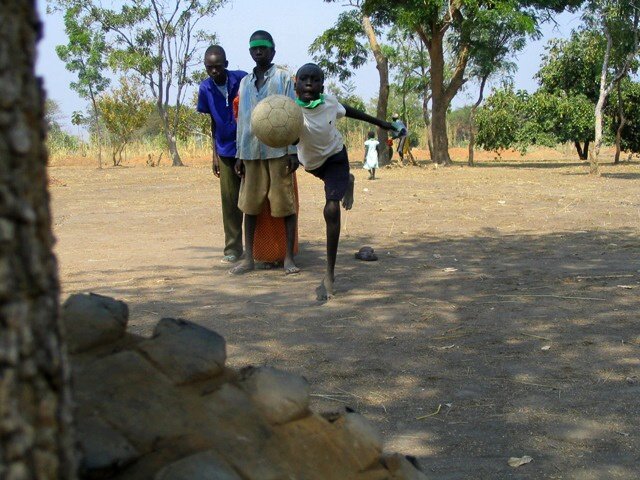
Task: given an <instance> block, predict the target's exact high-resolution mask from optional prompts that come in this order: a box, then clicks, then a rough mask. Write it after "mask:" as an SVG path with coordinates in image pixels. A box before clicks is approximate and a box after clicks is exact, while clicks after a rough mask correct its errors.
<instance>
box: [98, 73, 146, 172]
mask: <svg viewBox="0 0 640 480" xmlns="http://www.w3.org/2000/svg"><path fill="white" fill-rule="evenodd" d="M98 106H99V107H100V111H101V112H102V118H103V119H104V123H105V126H106V128H107V131H108V132H109V137H110V140H111V158H112V160H113V166H114V167H115V166H118V165H121V164H122V152H123V150H124V148H125V147H126V146H127V144H128V143H129V142H130V141H131V140H132V139H133V136H134V134H135V133H136V132H137V131H138V130H140V129H141V128H142V127H143V126H144V125H145V123H146V122H147V121H148V119H149V115H150V114H151V112H152V111H153V105H152V103H151V102H149V100H147V98H145V96H144V88H143V86H142V84H141V82H140V81H139V80H137V79H136V78H135V77H133V78H131V79H127V78H126V77H122V78H121V79H120V88H117V89H114V90H113V91H112V92H111V93H110V94H105V95H103V96H102V97H100V99H99V100H98Z"/></svg>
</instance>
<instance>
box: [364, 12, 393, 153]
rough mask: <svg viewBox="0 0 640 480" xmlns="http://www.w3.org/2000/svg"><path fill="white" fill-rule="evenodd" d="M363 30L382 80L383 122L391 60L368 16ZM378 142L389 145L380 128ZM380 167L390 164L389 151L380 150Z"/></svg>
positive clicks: (380, 112)
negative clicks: (384, 50) (385, 53)
mask: <svg viewBox="0 0 640 480" xmlns="http://www.w3.org/2000/svg"><path fill="white" fill-rule="evenodd" d="M362 28H363V29H364V31H365V33H366V34H367V39H368V40H369V45H370V46H371V50H372V51H373V56H374V58H375V59H376V68H377V69H378V77H379V78H380V88H379V90H378V108H377V111H376V116H377V117H378V118H380V119H382V120H385V119H386V118H387V105H388V103H389V60H388V59H387V57H386V56H385V55H384V54H383V53H382V49H381V48H380V44H379V43H378V39H377V37H376V33H375V31H374V30H373V26H372V25H371V20H370V19H369V17H368V16H366V15H362ZM378 142H380V145H386V144H387V132H386V131H385V130H383V129H381V128H378ZM379 161H380V165H386V164H387V163H389V153H388V151H387V149H385V148H383V149H381V150H380V159H379Z"/></svg>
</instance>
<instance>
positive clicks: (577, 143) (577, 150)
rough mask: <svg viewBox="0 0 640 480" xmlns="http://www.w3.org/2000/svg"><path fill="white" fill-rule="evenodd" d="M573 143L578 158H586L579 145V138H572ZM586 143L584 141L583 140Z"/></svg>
mask: <svg viewBox="0 0 640 480" xmlns="http://www.w3.org/2000/svg"><path fill="white" fill-rule="evenodd" d="M573 145H574V146H575V147H576V152H578V158H579V159H580V160H586V159H587V157H586V153H585V151H584V150H583V149H582V145H580V141H579V140H574V141H573ZM585 145H586V142H585Z"/></svg>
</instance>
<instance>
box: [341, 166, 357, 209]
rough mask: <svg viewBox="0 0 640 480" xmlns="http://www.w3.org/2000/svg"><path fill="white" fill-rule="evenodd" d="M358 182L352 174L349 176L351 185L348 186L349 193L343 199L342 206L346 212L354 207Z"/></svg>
mask: <svg viewBox="0 0 640 480" xmlns="http://www.w3.org/2000/svg"><path fill="white" fill-rule="evenodd" d="M355 182H356V177H354V176H353V174H352V173H350V174H349V185H348V186H347V191H346V192H345V194H344V197H342V206H343V207H344V209H345V210H351V207H353V189H354V185H355Z"/></svg>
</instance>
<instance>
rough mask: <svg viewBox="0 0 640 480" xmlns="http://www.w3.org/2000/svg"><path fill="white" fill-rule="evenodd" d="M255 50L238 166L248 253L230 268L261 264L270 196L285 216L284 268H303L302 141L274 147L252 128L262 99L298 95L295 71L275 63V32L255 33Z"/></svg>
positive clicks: (239, 270) (243, 102)
mask: <svg viewBox="0 0 640 480" xmlns="http://www.w3.org/2000/svg"><path fill="white" fill-rule="evenodd" d="M249 54H250V55H251V58H252V59H253V61H254V62H255V64H256V66H255V67H254V69H253V72H252V73H250V74H249V75H247V76H246V77H244V78H243V79H242V81H241V82H240V91H239V99H240V100H239V104H238V133H237V145H238V155H237V156H238V160H237V162H236V166H235V169H236V173H237V174H238V175H239V176H241V177H242V181H241V183H240V197H239V200H238V206H239V207H240V210H242V211H243V212H244V235H245V248H246V251H247V255H245V257H244V259H243V260H242V261H241V262H240V263H239V264H238V265H236V266H235V267H234V268H232V269H231V270H230V271H229V273H231V274H243V273H246V272H249V271H251V270H253V269H254V268H255V262H254V258H253V251H254V250H253V247H254V240H255V232H256V225H257V219H258V215H259V214H260V213H261V212H262V209H263V206H264V204H265V202H266V201H267V200H268V201H269V206H270V209H271V216H273V217H277V218H280V217H281V218H284V229H285V237H286V249H285V250H286V253H285V257H284V273H285V274H287V275H289V274H295V273H298V272H299V271H300V269H299V268H298V267H297V266H296V264H295V262H294V259H293V250H294V243H295V235H296V222H297V218H296V203H295V202H296V196H295V186H294V180H293V173H294V172H295V171H296V169H297V168H298V156H297V153H296V147H295V146H289V147H284V148H272V147H269V146H267V145H265V144H263V143H261V142H260V141H259V140H258V139H257V137H256V136H255V135H254V134H253V132H252V131H251V112H252V111H253V109H254V108H255V107H256V105H257V104H258V102H260V100H263V99H264V98H266V97H268V96H269V95H276V94H278V95H286V96H289V97H291V98H292V99H295V92H294V89H293V80H292V78H291V73H290V72H288V71H286V70H284V69H282V68H280V67H277V66H276V65H274V64H273V63H272V60H273V57H274V56H275V54H276V50H275V43H274V41H273V38H272V36H271V34H270V33H268V32H265V31H264V30H258V31H256V32H254V33H253V34H252V35H251V37H250V39H249Z"/></svg>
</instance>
